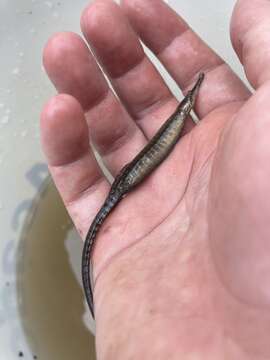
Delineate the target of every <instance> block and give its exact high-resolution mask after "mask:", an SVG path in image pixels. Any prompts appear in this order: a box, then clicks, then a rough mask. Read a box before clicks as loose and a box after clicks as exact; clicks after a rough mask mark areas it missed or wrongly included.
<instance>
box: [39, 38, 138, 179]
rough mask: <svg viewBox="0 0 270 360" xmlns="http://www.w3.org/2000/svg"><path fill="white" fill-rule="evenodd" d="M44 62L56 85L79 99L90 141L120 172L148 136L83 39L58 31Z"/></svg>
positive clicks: (48, 44)
mask: <svg viewBox="0 0 270 360" xmlns="http://www.w3.org/2000/svg"><path fill="white" fill-rule="evenodd" d="M44 66H45V68H46V71H47V73H48V75H49V77H50V79H51V81H52V82H53V83H54V85H55V87H56V89H57V90H58V91H59V92H60V93H61V92H63V93H67V94H70V95H72V96H73V97H75V98H76V99H77V100H78V101H79V102H80V104H81V106H82V107H83V109H84V111H85V114H86V119H87V122H88V126H89V134H90V138H91V141H92V142H93V143H94V144H95V145H96V147H97V149H98V151H99V152H100V154H101V155H102V156H103V160H104V161H105V163H106V165H107V166H108V168H109V170H110V171H111V172H112V173H113V174H115V173H117V172H118V171H119V169H120V168H121V167H122V166H123V165H124V164H125V163H127V162H128V161H129V160H130V159H132V158H133V157H134V156H135V154H136V153H137V151H138V149H140V148H141V147H142V146H143V145H144V144H145V138H144V135H143V134H142V132H141V131H140V129H139V128H138V127H137V126H136V125H135V123H134V122H133V120H132V119H131V118H130V116H129V115H128V114H127V112H126V110H125V109H124V108H123V106H122V105H121V103H120V102H119V101H118V99H117V98H116V97H115V95H114V94H113V93H112V91H111V90H110V89H109V87H108V84H107V82H106V80H105V78H104V76H103V74H102V72H101V71H100V69H99V67H98V65H97V63H96V61H95V59H94V58H93V56H92V55H91V53H90V51H89V49H88V48H87V46H86V44H85V43H84V41H83V40H82V39H81V38H80V37H79V36H78V35H76V34H73V33H59V34H56V35H55V36H53V37H52V38H51V39H50V40H49V41H48V43H47V45H46V47H45V49H44Z"/></svg>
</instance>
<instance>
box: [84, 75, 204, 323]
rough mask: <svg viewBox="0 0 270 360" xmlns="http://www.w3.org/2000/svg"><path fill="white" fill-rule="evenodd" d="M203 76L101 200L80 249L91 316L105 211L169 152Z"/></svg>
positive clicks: (85, 290) (177, 137) (176, 138)
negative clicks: (95, 263) (92, 262)
mask: <svg viewBox="0 0 270 360" xmlns="http://www.w3.org/2000/svg"><path fill="white" fill-rule="evenodd" d="M203 79H204V74H203V73H200V75H199V77H198V80H197V82H196V83H195V85H194V87H193V88H192V90H190V91H189V92H188V93H187V95H186V96H185V97H184V99H183V100H182V101H181V103H180V104H179V105H178V106H177V108H176V110H175V112H174V113H173V114H172V115H171V116H170V117H169V119H168V120H167V121H166V122H165V123H164V124H163V125H162V126H161V127H160V129H159V130H158V131H157V133H156V134H155V135H154V137H153V138H152V139H151V140H150V141H149V143H148V144H147V145H146V146H145V147H144V148H143V149H142V150H141V151H140V152H139V154H138V155H136V156H135V158H134V159H133V160H132V161H131V162H130V163H128V164H127V165H125V166H124V167H123V169H122V170H121V171H120V173H119V174H118V175H117V176H116V178H115V180H114V182H113V184H112V186H111V189H110V192H109V194H108V196H107V198H106V200H105V202H104V204H103V205H102V207H101V209H100V210H99V212H98V213H97V215H96V216H95V218H94V220H93V222H92V224H91V226H90V228H89V231H88V233H87V236H86V240H85V243H84V248H83V253H82V281H83V287H84V292H85V296H86V300H87V303H88V306H89V309H90V311H91V314H92V316H93V318H94V304H93V292H92V288H91V278H90V260H91V256H92V253H93V249H94V245H95V240H96V237H97V233H98V231H99V229H100V227H101V225H102V223H103V222H104V220H105V219H106V217H107V216H108V214H109V213H110V212H111V211H112V210H113V209H114V208H115V206H116V205H117V204H118V203H119V201H120V200H121V199H122V198H123V197H124V195H126V194H127V193H128V192H130V191H131V190H132V189H134V187H135V186H137V185H139V184H140V183H141V182H142V181H143V180H144V179H145V178H146V177H147V176H148V175H149V174H150V173H151V172H152V171H153V170H155V168H156V167H157V166H158V165H159V164H160V163H161V162H162V161H163V160H164V159H165V158H166V157H167V156H168V155H169V154H170V152H171V151H172V149H173V147H174V145H175V144H176V143H177V141H178V140H179V138H180V135H181V131H182V128H183V126H184V122H185V119H186V118H187V116H188V115H189V113H190V111H191V109H192V108H193V106H194V103H195V99H196V96H197V93H198V90H199V88H200V86H201V83H202V81H203Z"/></svg>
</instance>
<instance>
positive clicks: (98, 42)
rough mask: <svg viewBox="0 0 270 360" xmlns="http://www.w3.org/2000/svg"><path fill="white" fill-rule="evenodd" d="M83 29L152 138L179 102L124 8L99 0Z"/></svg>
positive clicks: (87, 11) (86, 13) (84, 18)
mask: <svg viewBox="0 0 270 360" xmlns="http://www.w3.org/2000/svg"><path fill="white" fill-rule="evenodd" d="M81 27H82V31H83V33H84V35H85V37H86V39H87V41H88V43H89V44H90V46H91V48H92V50H93V51H94V53H95V56H96V57H97V58H98V60H99V62H100V63H101V65H102V67H103V70H104V71H105V72H106V74H107V75H108V77H109V79H110V81H111V83H112V85H113V87H114V89H115V90H116V92H117V94H118V96H119V97H120V99H121V101H122V102H123V104H124V106H125V107H126V108H127V110H128V112H129V113H130V114H131V116H132V117H133V118H134V119H136V120H137V123H138V124H139V126H141V127H142V130H143V131H144V133H145V134H146V136H147V137H151V136H152V135H153V132H155V131H156V129H157V128H158V127H159V126H160V124H161V123H162V122H164V118H166V117H168V115H170V114H171V112H172V111H173V110H174V109H175V107H176V105H177V101H176V99H175V98H174V97H173V95H172V94H171V92H170V91H169V89H168V87H167V86H166V84H165V82H164V81H163V79H162V77H161V75H160V74H159V73H158V71H157V70H156V68H155V67H154V66H153V64H152V63H151V61H150V60H149V59H148V57H147V56H146V55H145V53H144V50H143V48H142V46H141V44H140V41H139V39H138V36H137V35H136V34H135V32H134V30H133V29H132V28H131V26H130V24H129V22H128V21H127V19H126V17H125V16H124V14H123V12H122V10H121V8H120V7H119V6H118V5H117V4H116V3H115V2H113V1H111V0H99V1H95V2H94V3H92V4H91V5H89V6H88V7H87V8H86V9H85V11H84V12H83V15H82V18H81ZM104 29H106V31H104ZM161 109H162V110H163V111H162V112H161Z"/></svg>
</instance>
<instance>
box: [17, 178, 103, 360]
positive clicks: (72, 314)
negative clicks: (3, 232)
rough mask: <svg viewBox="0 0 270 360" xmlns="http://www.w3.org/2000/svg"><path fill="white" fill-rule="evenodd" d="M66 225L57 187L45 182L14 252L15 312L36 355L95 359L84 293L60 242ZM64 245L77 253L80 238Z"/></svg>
mask: <svg viewBox="0 0 270 360" xmlns="http://www.w3.org/2000/svg"><path fill="white" fill-rule="evenodd" d="M71 226H72V225H71V223H70V220H69V216H68V214H67V212H66V211H65V208H64V206H63V204H62V201H61V199H60V197H59V195H58V193H57V191H56V190H55V188H54V186H53V185H52V183H51V182H50V181H46V184H45V186H44V190H43V191H42V193H41V194H40V195H39V198H38V199H37V200H36V202H35V204H34V206H33V208H32V210H31V211H30V214H29V216H28V219H27V221H26V224H25V226H24V231H23V235H22V239H21V241H20V248H19V253H18V257H17V258H18V264H17V289H18V297H19V299H18V300H19V304H20V315H21V319H22V324H23V328H24V331H25V333H26V336H27V339H28V341H29V345H30V347H31V349H32V352H33V355H36V356H37V358H38V359H44V360H62V359H63V360H74V359H76V360H85V359H89V360H94V359H96V358H95V355H94V353H95V350H94V337H93V335H91V333H90V331H89V330H88V328H87V327H86V326H85V323H84V321H83V316H84V313H85V307H84V296H83V292H82V289H81V286H80V284H79V283H78V281H77V279H76V276H75V274H74V271H73V270H72V268H71V265H70V264H71V262H70V257H69V254H68V252H67V246H66V245H65V240H66V238H67V237H69V243H70V236H68V232H69V230H70V228H71ZM74 237H75V236H74ZM68 247H69V248H71V249H73V250H74V249H75V248H76V253H77V254H78V256H80V254H81V250H82V242H81V241H80V240H79V238H75V239H74V241H73V245H72V246H70V244H69V246H68ZM72 255H73V254H72ZM72 255H71V257H72ZM75 256H77V255H76V254H75ZM78 262H80V259H78ZM88 316H89V315H88Z"/></svg>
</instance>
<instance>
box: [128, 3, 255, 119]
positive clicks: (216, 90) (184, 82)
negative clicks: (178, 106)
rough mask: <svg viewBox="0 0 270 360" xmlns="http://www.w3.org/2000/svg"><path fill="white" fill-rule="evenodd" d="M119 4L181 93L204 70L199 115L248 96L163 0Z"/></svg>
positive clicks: (234, 76) (216, 57)
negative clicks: (204, 76) (204, 77)
mask: <svg viewBox="0 0 270 360" xmlns="http://www.w3.org/2000/svg"><path fill="white" fill-rule="evenodd" d="M121 4H122V7H123V9H124V11H125V13H126V14H127V16H128V18H129V20H130V22H131V24H132V25H133V27H134V29H135V30H136V32H137V33H138V34H139V36H140V37H141V39H142V41H143V42H144V43H145V45H146V46H147V47H148V48H150V49H151V50H152V51H153V53H154V54H155V55H156V56H157V57H158V59H159V60H160V61H161V62H162V63H163V64H164V66H165V67H166V69H167V70H168V71H169V73H170V74H171V76H172V77H173V78H174V80H175V81H176V82H177V84H178V85H179V86H180V87H181V89H182V90H183V92H184V93H185V92H186V91H187V89H189V88H190V84H192V83H193V82H194V78H195V77H196V76H197V75H198V73H199V72H204V73H206V74H207V76H206V79H205V81H204V84H203V86H202V89H201V91H200V93H201V96H200V99H203V101H202V100H200V99H198V102H197V105H196V112H197V114H198V115H199V117H200V118H201V117H203V116H205V115H207V113H209V112H210V111H212V110H214V109H215V108H217V107H219V106H223V105H226V104H228V103H230V102H235V101H242V100H244V99H246V98H248V97H249V96H250V92H249V90H248V89H247V87H246V86H245V85H244V84H243V82H242V81H241V80H240V79H239V78H238V76H237V75H236V74H235V73H234V72H233V71H232V69H231V68H230V67H229V66H228V64H226V63H225V62H224V60H223V59H222V58H221V57H220V56H219V55H218V54H217V53H215V52H214V51H213V50H212V49H211V48H210V47H209V46H208V45H207V44H206V43H205V42H204V41H203V40H202V39H201V38H200V37H199V36H198V35H197V34H196V33H195V32H194V31H193V30H192V29H191V28H190V27H189V26H188V24H187V23H186V22H185V21H184V20H183V19H182V18H181V17H180V16H179V15H178V14H177V13H176V12H174V11H173V10H172V9H171V8H170V7H169V6H168V5H167V4H166V3H165V2H164V1H162V0H122V2H121ZM206 94H207V95H206Z"/></svg>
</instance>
